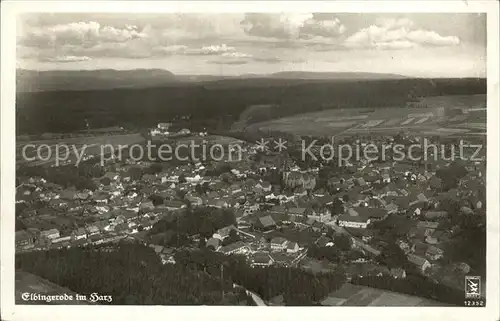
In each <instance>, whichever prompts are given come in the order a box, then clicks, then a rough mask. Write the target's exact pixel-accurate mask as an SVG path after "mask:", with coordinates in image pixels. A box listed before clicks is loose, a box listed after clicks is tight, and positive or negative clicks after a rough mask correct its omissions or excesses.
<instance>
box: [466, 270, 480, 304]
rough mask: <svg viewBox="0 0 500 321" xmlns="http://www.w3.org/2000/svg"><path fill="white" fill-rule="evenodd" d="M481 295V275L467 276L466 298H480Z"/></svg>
mask: <svg viewBox="0 0 500 321" xmlns="http://www.w3.org/2000/svg"><path fill="white" fill-rule="evenodd" d="M480 297H481V277H480V276H469V275H467V276H465V298H466V299H479V298H480Z"/></svg>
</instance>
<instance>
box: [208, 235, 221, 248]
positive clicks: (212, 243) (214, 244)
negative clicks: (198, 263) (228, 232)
mask: <svg viewBox="0 0 500 321" xmlns="http://www.w3.org/2000/svg"><path fill="white" fill-rule="evenodd" d="M220 244H221V240H220V239H218V238H214V237H212V238H210V239H208V241H207V243H206V244H205V247H207V248H213V249H214V251H217V250H219V249H220Z"/></svg>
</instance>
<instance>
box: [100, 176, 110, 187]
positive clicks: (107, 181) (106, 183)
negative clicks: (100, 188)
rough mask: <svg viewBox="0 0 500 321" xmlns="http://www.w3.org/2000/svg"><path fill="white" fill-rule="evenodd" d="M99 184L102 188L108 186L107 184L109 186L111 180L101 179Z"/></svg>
mask: <svg viewBox="0 0 500 321" xmlns="http://www.w3.org/2000/svg"><path fill="white" fill-rule="evenodd" d="M101 184H102V185H104V186H109V184H111V180H110V179H109V178H108V177H103V178H102V179H101Z"/></svg>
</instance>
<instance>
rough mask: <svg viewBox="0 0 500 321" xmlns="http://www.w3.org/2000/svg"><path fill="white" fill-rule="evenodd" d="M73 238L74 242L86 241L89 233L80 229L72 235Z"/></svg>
mask: <svg viewBox="0 0 500 321" xmlns="http://www.w3.org/2000/svg"><path fill="white" fill-rule="evenodd" d="M71 237H72V238H73V240H74V241H77V240H82V239H86V238H87V231H86V230H85V229H84V228H83V227H79V228H77V229H76V230H74V231H73V232H72V233H71Z"/></svg>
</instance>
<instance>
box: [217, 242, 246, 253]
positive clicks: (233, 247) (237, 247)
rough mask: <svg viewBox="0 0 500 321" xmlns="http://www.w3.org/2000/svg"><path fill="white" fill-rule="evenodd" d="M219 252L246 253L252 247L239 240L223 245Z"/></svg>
mask: <svg viewBox="0 0 500 321" xmlns="http://www.w3.org/2000/svg"><path fill="white" fill-rule="evenodd" d="M219 252H221V253H223V254H226V255H229V254H246V253H248V252H250V247H249V246H248V245H247V244H246V243H245V242H243V241H237V242H235V243H231V244H229V245H226V246H223V247H221V248H220V249H219Z"/></svg>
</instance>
